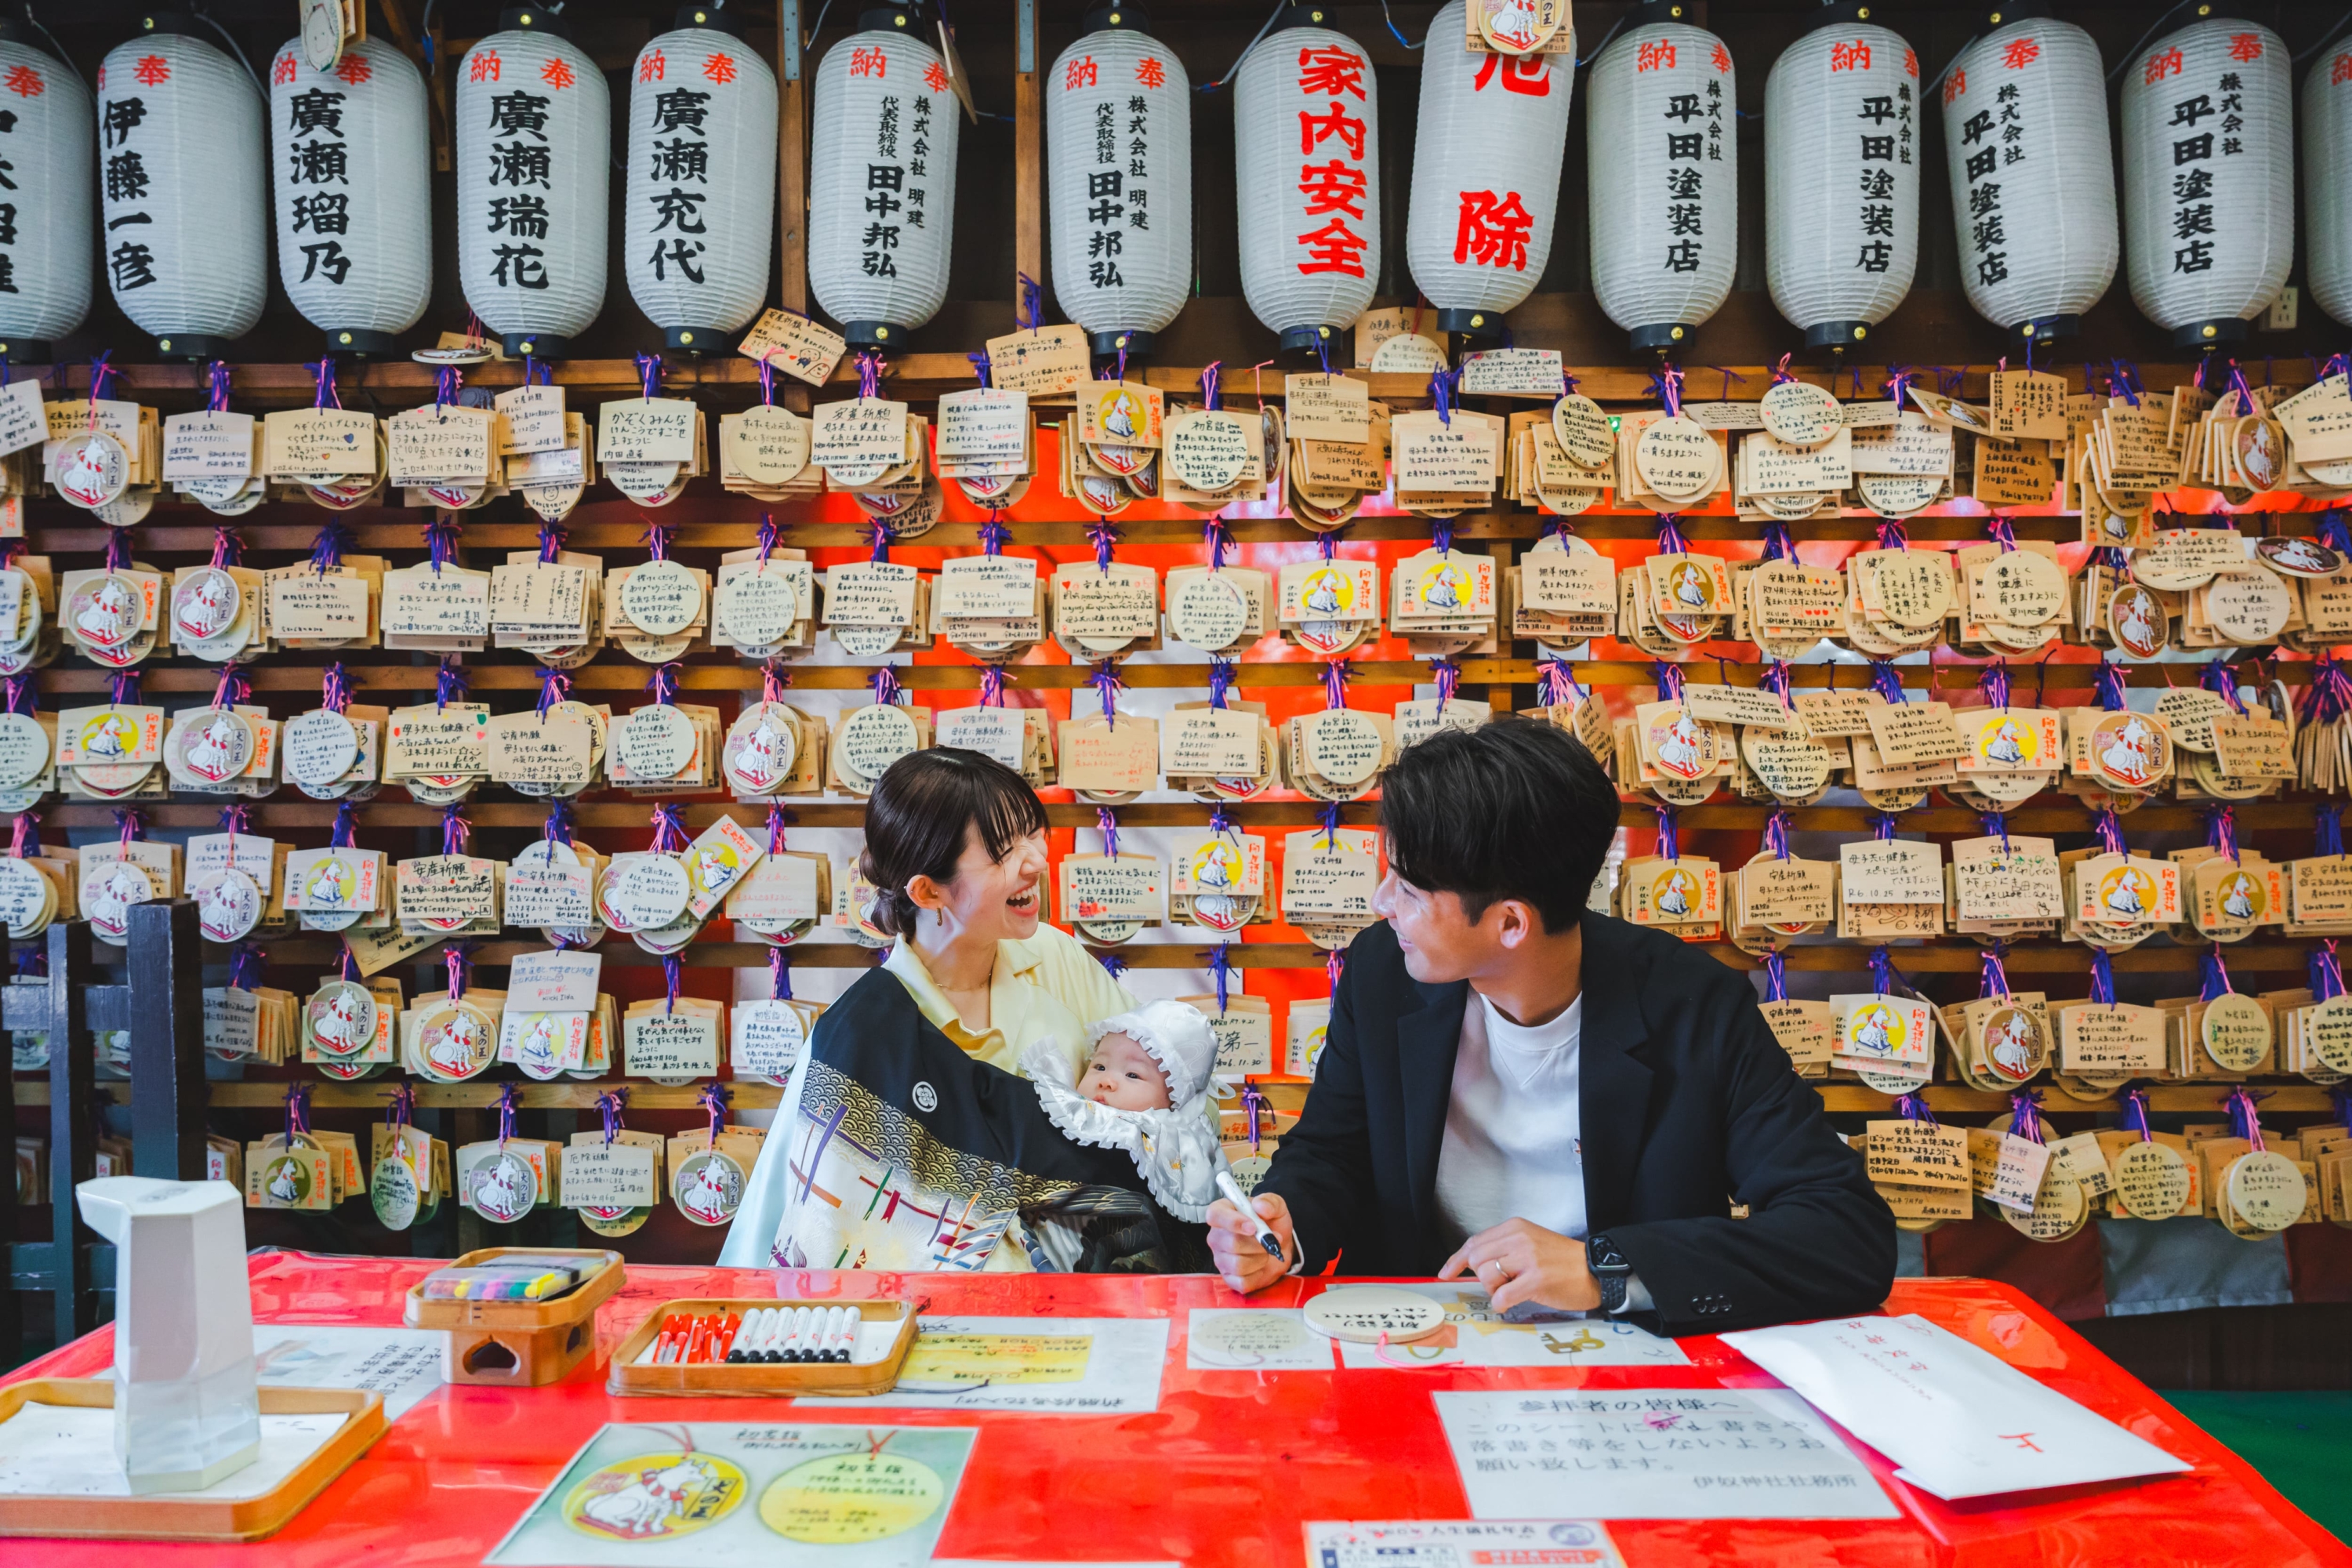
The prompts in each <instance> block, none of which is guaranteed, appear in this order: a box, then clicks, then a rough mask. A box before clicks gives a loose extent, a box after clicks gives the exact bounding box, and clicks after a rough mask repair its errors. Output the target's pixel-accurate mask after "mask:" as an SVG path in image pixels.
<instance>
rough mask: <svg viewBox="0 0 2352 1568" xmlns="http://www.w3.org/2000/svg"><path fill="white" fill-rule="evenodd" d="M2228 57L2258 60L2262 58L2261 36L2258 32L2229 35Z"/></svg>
mask: <svg viewBox="0 0 2352 1568" xmlns="http://www.w3.org/2000/svg"><path fill="white" fill-rule="evenodd" d="M2230 58H2231V59H2233V60H2258V59H2261V58H2263V36H2262V35H2261V34H2260V33H2232V34H2231V35H2230Z"/></svg>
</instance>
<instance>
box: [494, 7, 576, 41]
mask: <svg viewBox="0 0 2352 1568" xmlns="http://www.w3.org/2000/svg"><path fill="white" fill-rule="evenodd" d="M499 32H501V33H549V34H552V35H553V36H554V37H559V38H569V37H572V26H571V24H570V23H568V22H566V21H564V19H563V18H562V17H561V16H557V15H555V13H553V12H552V11H550V10H549V9H548V8H547V7H546V6H544V5H509V6H508V7H507V8H506V9H505V10H503V11H501V12H499Z"/></svg>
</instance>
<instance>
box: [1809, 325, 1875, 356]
mask: <svg viewBox="0 0 2352 1568" xmlns="http://www.w3.org/2000/svg"><path fill="white" fill-rule="evenodd" d="M1869 337H1870V323H1869V322H1868V321H1823V322H1822V323H1821V324H1819V325H1818V326H1811V327H1807V328H1806V329H1805V346H1806V347H1807V348H1809V349H1850V348H1854V347H1856V346H1858V345H1860V344H1861V343H1863V342H1867V341H1868V339H1869Z"/></svg>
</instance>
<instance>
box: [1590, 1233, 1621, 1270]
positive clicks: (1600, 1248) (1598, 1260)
mask: <svg viewBox="0 0 2352 1568" xmlns="http://www.w3.org/2000/svg"><path fill="white" fill-rule="evenodd" d="M1584 1249H1585V1252H1586V1253H1587V1254H1588V1258H1589V1261H1590V1262H1591V1266H1592V1267H1593V1268H1624V1267H1626V1264H1625V1255H1624V1254H1623V1253H1622V1252H1620V1251H1618V1250H1617V1244H1616V1243H1615V1242H1613V1241H1612V1240H1610V1239H1609V1238H1608V1237H1605V1236H1596V1237H1592V1238H1591V1239H1590V1240H1589V1241H1587V1242H1586V1243H1585V1244H1584Z"/></svg>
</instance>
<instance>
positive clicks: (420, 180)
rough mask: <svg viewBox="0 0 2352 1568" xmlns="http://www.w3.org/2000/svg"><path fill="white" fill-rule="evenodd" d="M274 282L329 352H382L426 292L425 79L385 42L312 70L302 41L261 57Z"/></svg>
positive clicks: (429, 223)
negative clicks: (265, 76) (265, 66)
mask: <svg viewBox="0 0 2352 1568" xmlns="http://www.w3.org/2000/svg"><path fill="white" fill-rule="evenodd" d="M269 138H270V150H271V163H272V170H271V180H270V183H271V184H272V185H273V186H274V187H275V188H276V191H277V218H278V279H279V280H280V281H281V282H283V283H284V284H285V285H286V294H287V298H289V299H290V300H293V301H294V308H295V309H296V310H299V311H301V312H302V315H303V317H304V318H305V319H306V320H308V321H310V323H311V324H312V325H313V326H316V327H318V328H320V330H322V331H325V332H326V334H327V350H328V352H329V353H338V354H342V353H357V354H387V353H392V352H393V351H394V348H395V347H397V346H398V345H396V344H395V343H394V341H393V340H394V337H395V336H396V335H397V334H399V333H401V332H404V331H407V330H408V329H409V328H411V327H413V326H415V324H416V321H417V318H418V317H420V316H422V315H424V314H425V301H426V300H429V299H430V298H431V297H432V294H433V199H432V189H431V179H432V175H431V168H432V137H431V132H429V131H428V130H427V129H426V126H425V79H424V77H422V76H421V75H419V74H418V73H417V69H416V68H415V66H414V65H411V64H410V63H409V60H408V57H407V56H406V55H404V54H402V53H401V52H400V51H399V50H398V49H396V48H394V47H391V46H390V45H388V44H383V43H363V44H362V43H354V44H349V45H346V46H345V47H344V49H343V53H342V58H341V59H339V60H337V61H336V62H335V66H334V68H333V69H332V70H326V71H319V70H312V69H311V68H310V62H309V61H307V60H305V59H304V58H302V40H301V39H299V38H295V39H291V40H289V42H288V43H287V44H286V46H285V47H283V48H281V49H279V50H278V56H277V58H275V59H273V60H271V61H270V62H269Z"/></svg>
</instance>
